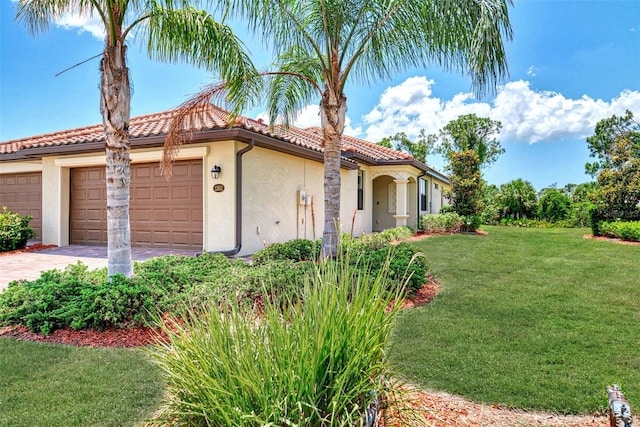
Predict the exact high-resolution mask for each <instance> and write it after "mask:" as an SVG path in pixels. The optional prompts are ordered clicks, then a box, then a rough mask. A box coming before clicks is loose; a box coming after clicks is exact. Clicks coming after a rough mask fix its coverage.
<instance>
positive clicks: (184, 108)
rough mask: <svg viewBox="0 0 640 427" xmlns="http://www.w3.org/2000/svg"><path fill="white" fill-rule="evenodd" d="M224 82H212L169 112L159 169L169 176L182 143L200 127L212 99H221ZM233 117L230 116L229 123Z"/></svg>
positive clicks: (190, 137)
mask: <svg viewBox="0 0 640 427" xmlns="http://www.w3.org/2000/svg"><path fill="white" fill-rule="evenodd" d="M226 90H227V88H226V85H225V83H224V82H223V83H214V84H211V85H209V86H207V87H205V88H204V89H202V90H201V91H200V92H199V93H197V94H196V95H194V96H192V97H191V98H189V99H187V100H186V101H185V102H183V103H182V104H180V105H179V106H178V107H177V108H176V109H174V110H173V112H172V114H171V121H170V122H169V129H168V131H167V136H166V138H165V142H164V147H163V149H162V159H161V160H160V171H161V173H162V175H164V176H166V177H170V176H171V175H172V173H173V162H174V160H175V158H176V155H177V154H178V152H179V151H180V148H181V147H182V145H183V144H185V143H187V142H189V141H190V140H191V139H192V137H193V133H194V132H195V131H197V130H198V129H200V128H202V124H203V123H204V114H205V113H206V112H207V110H208V108H209V104H210V103H211V101H212V100H214V99H218V100H222V99H223V98H224V96H225V93H226ZM232 122H233V117H231V118H230V123H232Z"/></svg>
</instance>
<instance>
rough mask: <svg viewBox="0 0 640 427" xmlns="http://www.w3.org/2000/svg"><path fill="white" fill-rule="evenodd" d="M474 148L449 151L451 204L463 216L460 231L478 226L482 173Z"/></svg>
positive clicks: (470, 229)
mask: <svg viewBox="0 0 640 427" xmlns="http://www.w3.org/2000/svg"><path fill="white" fill-rule="evenodd" d="M479 157H480V156H478V153H476V152H475V151H474V150H464V151H460V152H454V153H451V157H450V160H449V162H450V164H449V168H450V170H451V192H450V193H451V194H450V196H449V197H450V198H451V206H452V207H453V210H454V212H456V213H457V214H458V215H461V216H463V217H464V224H463V226H462V231H475V230H476V229H477V228H478V227H479V226H480V214H481V211H482V209H481V204H480V201H481V199H482V193H481V190H482V174H481V173H480V166H479V165H480V160H479Z"/></svg>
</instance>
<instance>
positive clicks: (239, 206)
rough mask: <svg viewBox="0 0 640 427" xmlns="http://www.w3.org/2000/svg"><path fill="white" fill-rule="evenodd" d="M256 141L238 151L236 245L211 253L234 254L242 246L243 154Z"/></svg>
mask: <svg viewBox="0 0 640 427" xmlns="http://www.w3.org/2000/svg"><path fill="white" fill-rule="evenodd" d="M254 145H255V141H254V140H253V139H250V140H249V145H247V146H246V147H244V148H243V149H242V150H240V151H238V152H237V153H236V246H235V247H234V248H233V249H229V250H227V251H209V252H208V253H210V254H222V255H224V256H233V255H236V254H237V253H238V252H240V249H241V248H242V156H243V155H244V154H245V153H246V152H248V151H251V150H252V149H253V147H254Z"/></svg>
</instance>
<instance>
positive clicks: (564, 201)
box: [538, 188, 571, 222]
mask: <svg viewBox="0 0 640 427" xmlns="http://www.w3.org/2000/svg"><path fill="white" fill-rule="evenodd" d="M570 214H571V199H570V198H569V196H567V195H566V194H565V193H564V192H563V191H562V190H558V189H557V188H547V189H545V190H543V191H542V195H541V196H540V200H539V201H538V218H539V219H544V220H547V221H550V222H556V221H563V220H566V219H568V218H569V215H570Z"/></svg>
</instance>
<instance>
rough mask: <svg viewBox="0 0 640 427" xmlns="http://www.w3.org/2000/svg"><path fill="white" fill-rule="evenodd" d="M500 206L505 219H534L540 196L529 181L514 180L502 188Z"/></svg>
mask: <svg viewBox="0 0 640 427" xmlns="http://www.w3.org/2000/svg"><path fill="white" fill-rule="evenodd" d="M499 198H500V205H501V206H502V217H503V218H514V219H522V218H532V217H534V216H535V212H536V206H537V202H538V196H537V194H536V189H535V188H533V185H531V183H530V182H529V181H524V180H523V179H521V178H518V179H514V180H513V181H510V182H508V183H506V184H502V185H501V186H500V197H499Z"/></svg>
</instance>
